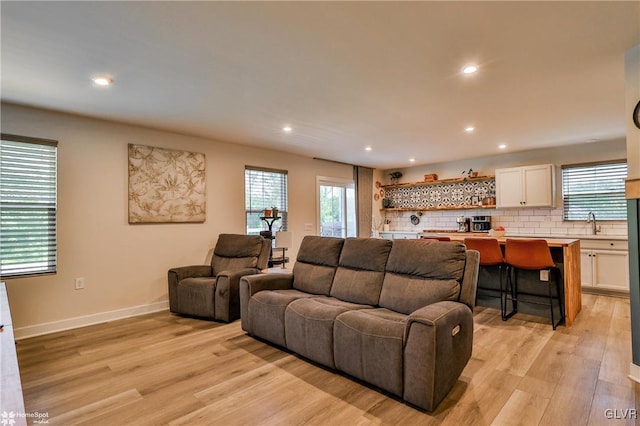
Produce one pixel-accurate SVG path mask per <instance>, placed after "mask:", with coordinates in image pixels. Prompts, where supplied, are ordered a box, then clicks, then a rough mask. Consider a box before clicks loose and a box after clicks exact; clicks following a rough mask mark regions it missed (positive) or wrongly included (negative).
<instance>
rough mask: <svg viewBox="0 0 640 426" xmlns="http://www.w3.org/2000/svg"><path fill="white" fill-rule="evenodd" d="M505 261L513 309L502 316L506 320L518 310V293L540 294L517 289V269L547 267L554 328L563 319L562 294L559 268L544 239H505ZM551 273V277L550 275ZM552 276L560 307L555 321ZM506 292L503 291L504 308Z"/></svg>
mask: <svg viewBox="0 0 640 426" xmlns="http://www.w3.org/2000/svg"><path fill="white" fill-rule="evenodd" d="M505 262H506V263H507V287H509V289H510V290H511V303H512V306H513V310H512V312H511V314H509V315H506V316H505V317H503V320H506V319H507V318H509V317H510V316H511V315H513V314H514V313H516V312H518V295H519V294H522V295H530V296H542V295H540V294H533V293H524V292H520V291H519V289H518V270H520V269H523V270H528V271H542V270H546V269H548V270H549V271H550V272H551V273H550V274H549V281H548V282H547V283H548V286H547V289H548V293H549V310H550V312H551V326H552V327H553V329H554V330H555V329H556V327H557V326H558V324H560V323H561V322H562V321H564V307H563V304H562V296H561V294H560V280H559V273H558V272H559V270H558V268H557V267H556V264H555V262H554V261H553V258H552V257H551V250H549V246H548V245H547V242H546V241H545V240H509V239H508V240H507V244H506V248H505ZM552 275H553V277H552ZM552 278H554V281H555V283H556V295H557V299H558V306H559V309H560V319H559V320H558V322H557V323H556V322H555V321H554V315H553V299H554V298H553V295H552V293H553V292H552V289H551V288H552V284H551V279H552ZM507 295H508V292H507V293H505V310H506V302H507V297H508V296H507ZM522 302H523V303H536V304H542V305H546V303H540V302H533V301H527V302H524V301H522Z"/></svg>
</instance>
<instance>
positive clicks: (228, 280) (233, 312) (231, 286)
mask: <svg viewBox="0 0 640 426" xmlns="http://www.w3.org/2000/svg"><path fill="white" fill-rule="evenodd" d="M259 273H260V270H259V269H257V268H244V269H240V270H239V271H222V272H220V273H219V274H218V275H216V294H215V298H214V300H213V302H214V318H215V319H216V320H218V321H225V322H231V321H234V320H236V319H238V318H240V278H242V277H244V276H247V275H253V274H259Z"/></svg>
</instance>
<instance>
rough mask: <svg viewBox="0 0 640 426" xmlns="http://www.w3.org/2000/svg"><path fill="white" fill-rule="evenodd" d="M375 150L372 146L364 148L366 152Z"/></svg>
mask: <svg viewBox="0 0 640 426" xmlns="http://www.w3.org/2000/svg"><path fill="white" fill-rule="evenodd" d="M372 149H373V148H371V147H370V146H367V147H365V148H364V150H365V151H371V150H372Z"/></svg>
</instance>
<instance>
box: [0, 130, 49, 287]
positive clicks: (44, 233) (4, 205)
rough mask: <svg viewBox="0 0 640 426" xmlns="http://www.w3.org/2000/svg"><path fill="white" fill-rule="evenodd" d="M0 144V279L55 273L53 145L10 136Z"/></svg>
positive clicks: (5, 135) (41, 140)
mask: <svg viewBox="0 0 640 426" xmlns="http://www.w3.org/2000/svg"><path fill="white" fill-rule="evenodd" d="M1 139H2V142H1V143H0V246H1V247H0V257H1V258H2V259H1V260H0V277H1V278H2V279H5V278H22V277H28V276H33V275H44V274H55V273H56V272H57V269H58V249H57V238H58V231H57V229H58V227H57V212H58V207H57V205H58V188H57V185H58V183H57V180H58V179H57V174H58V141H54V140H49V139H39V138H31V137H26V136H17V135H10V134H4V133H3V134H2V135H1Z"/></svg>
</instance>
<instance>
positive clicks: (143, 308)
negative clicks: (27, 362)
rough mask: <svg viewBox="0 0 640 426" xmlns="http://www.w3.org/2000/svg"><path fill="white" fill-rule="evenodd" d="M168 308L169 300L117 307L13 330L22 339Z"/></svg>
mask: <svg viewBox="0 0 640 426" xmlns="http://www.w3.org/2000/svg"><path fill="white" fill-rule="evenodd" d="M166 309H169V301H168V300H167V301H164V302H156V303H151V304H149V305H139V306H132V307H130V308H124V309H117V310H115V311H107V312H100V313H97V314H91V315H83V316H81V317H74V318H69V319H65V320H60V321H52V322H46V323H43V324H36V325H29V326H26V327H19V328H14V329H13V332H14V334H15V339H16V340H20V339H26V338H28V337H35V336H40V335H43V334H49V333H55V332H57V331H64V330H71V329H74V328H79V327H85V326H87V325H93V324H100V323H103V322H107V321H113V320H118V319H123V318H129V317H135V316H138V315H144V314H150V313H152V312H158V311H164V310H166Z"/></svg>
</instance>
